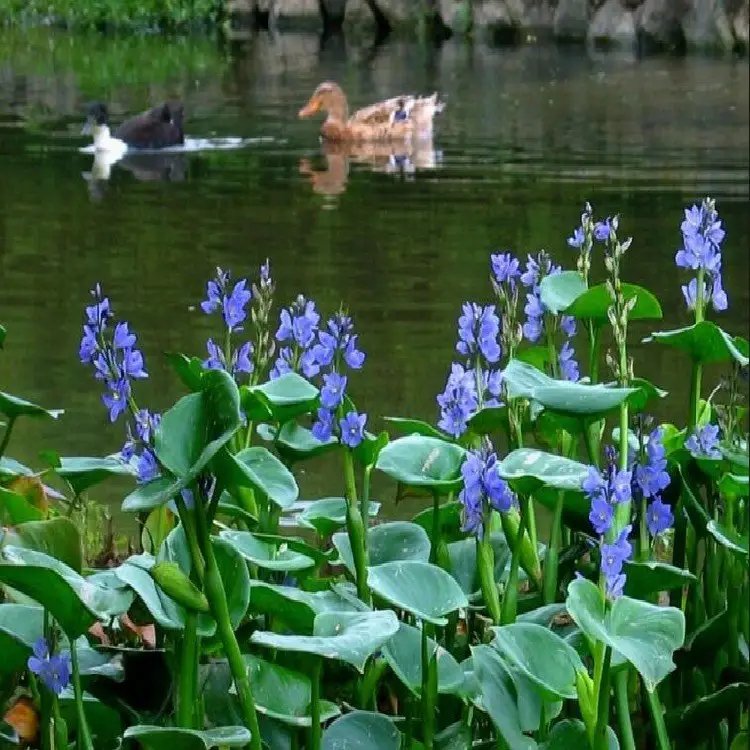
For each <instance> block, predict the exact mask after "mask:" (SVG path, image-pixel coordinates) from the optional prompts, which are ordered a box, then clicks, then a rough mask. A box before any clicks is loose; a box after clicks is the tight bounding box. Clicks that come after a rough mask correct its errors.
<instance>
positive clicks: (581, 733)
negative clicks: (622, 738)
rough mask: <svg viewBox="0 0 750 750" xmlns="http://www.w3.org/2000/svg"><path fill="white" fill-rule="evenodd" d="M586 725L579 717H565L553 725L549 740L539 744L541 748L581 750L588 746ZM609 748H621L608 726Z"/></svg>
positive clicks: (609, 749) (618, 749)
mask: <svg viewBox="0 0 750 750" xmlns="http://www.w3.org/2000/svg"><path fill="white" fill-rule="evenodd" d="M588 741H589V740H588V734H587V733H586V725H585V724H584V723H583V722H582V721H580V720H579V719H564V720H563V721H560V722H558V723H557V724H555V726H553V727H552V731H551V732H550V734H549V737H548V738H547V741H546V742H544V743H542V744H541V745H539V750H581V748H583V747H588ZM607 750H620V743H619V742H618V740H617V735H616V734H615V732H614V730H613V729H612V727H610V726H608V727H607Z"/></svg>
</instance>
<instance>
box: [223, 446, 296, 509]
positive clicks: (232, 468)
mask: <svg viewBox="0 0 750 750" xmlns="http://www.w3.org/2000/svg"><path fill="white" fill-rule="evenodd" d="M216 473H217V476H218V477H219V478H220V479H221V481H222V482H223V483H224V485H225V486H226V487H227V489H229V490H232V491H233V490H234V488H236V487H244V488H248V489H253V490H256V491H257V492H260V493H262V494H263V495H265V496H266V497H268V498H269V499H270V500H271V501H272V502H274V503H275V504H276V505H278V506H279V508H282V509H285V508H290V507H291V506H292V505H294V503H295V502H296V500H297V497H298V496H299V489H298V488H297V482H296V481H295V479H294V476H293V475H292V473H291V472H290V471H289V469H287V468H286V466H284V464H283V463H281V461H279V459H278V458H276V456H274V455H273V453H271V452H269V451H268V450H266V448H263V447H262V446H255V447H253V448H245V450H242V451H240V452H239V453H237V454H236V455H232V454H231V453H229V452H228V451H222V452H221V453H220V454H219V456H218V458H217V461H216Z"/></svg>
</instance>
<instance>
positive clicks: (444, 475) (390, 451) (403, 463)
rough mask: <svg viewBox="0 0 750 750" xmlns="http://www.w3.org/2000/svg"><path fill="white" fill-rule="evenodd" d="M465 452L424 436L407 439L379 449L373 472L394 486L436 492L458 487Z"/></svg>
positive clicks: (404, 438)
mask: <svg viewBox="0 0 750 750" xmlns="http://www.w3.org/2000/svg"><path fill="white" fill-rule="evenodd" d="M465 455H466V451H465V450H464V449H463V448H462V447H461V446H459V445H456V444H455V443H448V442H446V441H445V440H439V439H438V438H433V437H426V436H424V435H409V436H408V437H403V438H399V439H398V440H394V441H393V442H391V443H389V444H388V445H386V446H385V448H383V450H382V451H381V452H380V455H379V456H378V462H377V464H376V468H378V469H380V471H382V472H384V473H385V474H388V476H390V477H391V478H393V479H395V480H396V481H397V482H401V483H402V484H405V485H407V486H410V487H423V488H425V489H428V490H432V491H438V492H443V493H447V492H451V491H452V490H456V489H459V488H460V487H461V483H462V480H461V476H460V472H461V464H462V463H463V460H464V457H465Z"/></svg>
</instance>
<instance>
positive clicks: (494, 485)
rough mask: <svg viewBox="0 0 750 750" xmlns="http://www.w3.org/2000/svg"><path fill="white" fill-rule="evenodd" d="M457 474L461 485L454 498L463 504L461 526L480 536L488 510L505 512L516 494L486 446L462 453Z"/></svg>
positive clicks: (495, 457)
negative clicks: (464, 456)
mask: <svg viewBox="0 0 750 750" xmlns="http://www.w3.org/2000/svg"><path fill="white" fill-rule="evenodd" d="M461 477H462V479H463V483H464V486H463V489H462V490H461V493H460V494H459V497H458V499H459V500H460V501H461V503H462V504H463V510H462V516H463V523H462V529H463V530H464V531H468V532H469V533H471V534H475V535H476V536H478V537H479V538H481V537H482V535H483V534H484V521H485V520H486V518H487V514H488V513H489V512H490V510H491V509H493V510H496V511H498V512H499V513H507V511H509V510H510V509H511V507H512V506H513V505H514V504H515V502H516V496H515V494H514V493H513V492H512V491H511V489H510V487H508V484H507V483H506V482H505V480H504V479H502V477H501V476H500V475H499V474H498V471H497V455H496V454H495V453H494V452H492V451H491V450H490V448H488V447H485V448H483V449H481V450H472V451H469V452H468V453H467V454H466V460H465V461H464V462H463V464H462V465H461Z"/></svg>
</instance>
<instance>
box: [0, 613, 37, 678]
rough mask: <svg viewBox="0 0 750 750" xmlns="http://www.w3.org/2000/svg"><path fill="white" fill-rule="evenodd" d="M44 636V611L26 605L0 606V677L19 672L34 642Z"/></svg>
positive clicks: (24, 664) (24, 667)
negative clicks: (0, 657)
mask: <svg viewBox="0 0 750 750" xmlns="http://www.w3.org/2000/svg"><path fill="white" fill-rule="evenodd" d="M43 635H44V610H43V609H42V608H41V607H33V606H28V605H26V604H9V603H5V604H0V654H2V655H3V658H2V659H0V675H2V674H6V675H7V674H12V673H13V672H21V671H23V670H24V669H26V662H27V660H28V658H29V657H30V656H31V653H32V651H33V648H34V641H36V640H37V639H38V638H41V637H42V636H43Z"/></svg>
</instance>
